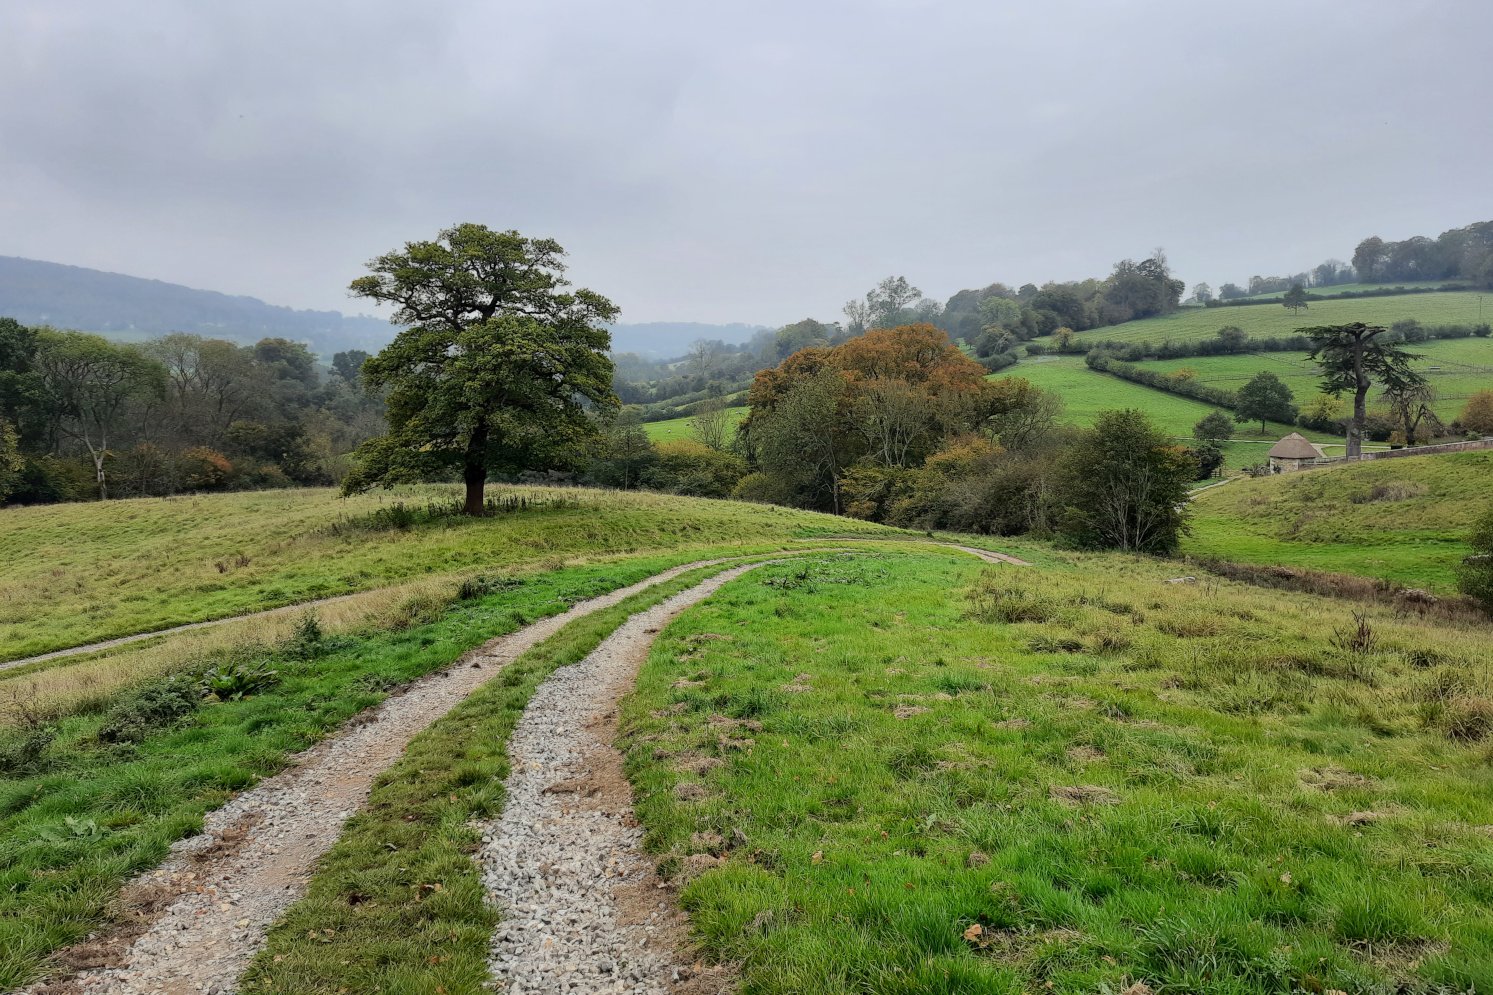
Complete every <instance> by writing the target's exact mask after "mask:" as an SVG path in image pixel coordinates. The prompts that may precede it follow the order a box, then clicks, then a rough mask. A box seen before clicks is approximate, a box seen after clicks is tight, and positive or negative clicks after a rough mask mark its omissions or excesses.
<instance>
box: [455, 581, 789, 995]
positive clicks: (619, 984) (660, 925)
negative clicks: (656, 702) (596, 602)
mask: <svg viewBox="0 0 1493 995" xmlns="http://www.w3.org/2000/svg"><path fill="white" fill-rule="evenodd" d="M756 566H761V564H752V565H748V566H742V567H737V568H734V569H731V570H727V571H725V572H723V573H721V574H718V575H717V576H715V577H713V578H711V579H710V580H707V581H705V582H704V583H702V584H699V585H697V586H695V587H692V588H690V589H689V590H687V591H684V592H682V593H680V594H677V595H675V596H674V597H672V598H670V599H668V600H667V601H665V602H663V603H662V604H660V605H658V606H656V607H654V608H652V609H650V610H648V611H646V612H643V613H641V614H638V615H635V616H633V617H632V618H631V619H629V620H628V621H627V622H626V623H624V624H623V625H622V626H621V627H620V628H618V629H617V630H616V632H614V633H613V634H612V635H611V636H610V637H608V638H607V639H606V641H604V642H603V643H601V645H599V646H598V647H597V648H596V649H595V650H594V651H593V652H592V653H591V655H590V656H588V657H586V658H585V659H584V660H582V661H581V662H579V663H576V664H573V665H572V666H569V667H565V668H562V669H560V670H558V671H556V672H555V673H554V675H552V676H551V677H550V678H549V679H548V680H547V681H545V682H544V684H542V685H541V686H540V687H539V689H538V690H537V691H536V692H535V694H534V697H533V698H532V699H531V701H530V703H529V707H528V709H527V710H526V711H525V712H524V715H523V718H522V719H520V720H519V723H518V725H517V726H516V727H515V729H514V731H513V737H512V739H511V740H510V742H509V747H508V750H509V756H510V757H511V758H512V772H511V774H510V776H509V778H508V781H507V800H506V802H505V804H504V810H503V814H502V816H501V817H500V818H499V819H497V820H496V821H494V822H490V823H487V824H486V825H484V826H483V834H482V838H483V849H482V853H481V857H480V860H481V862H482V864H483V870H484V880H485V882H486V885H487V888H488V894H489V896H490V898H491V899H492V900H494V901H495V902H497V903H498V904H499V905H500V906H501V908H502V911H503V921H502V922H501V923H500V924H499V926H498V929H497V932H496V934H495V936H494V939H493V947H492V958H491V963H492V969H493V975H494V977H496V978H497V979H499V980H500V981H504V982H506V987H505V988H504V991H506V992H507V993H509V995H534V993H554V992H563V993H574V995H603V993H607V995H610V993H617V995H624V993H625V995H653V993H666V992H669V991H671V990H674V991H678V988H677V987H676V986H678V985H680V984H681V983H683V984H685V985H686V987H689V986H693V985H696V984H698V983H699V982H700V981H701V980H702V979H701V978H699V977H695V976H694V975H695V971H696V970H697V969H696V968H692V967H691V966H690V965H689V963H688V958H683V959H682V960H683V962H681V957H680V954H681V953H682V951H679V950H678V949H676V948H675V946H674V944H675V942H676V941H677V940H678V939H679V938H680V933H681V929H680V921H679V914H678V912H677V911H676V910H675V908H674V903H673V900H672V896H671V895H670V894H669V893H668V892H667V891H662V890H660V889H659V887H658V885H657V884H656V882H655V880H654V877H653V864H652V862H651V861H649V860H648V859H647V858H646V857H645V856H644V854H643V852H642V848H641V841H642V832H641V830H640V829H639V828H638V826H637V822H636V820H635V819H634V818H633V815H632V806H631V797H630V793H629V792H628V790H627V788H626V781H625V779H623V777H622V772H621V770H622V768H621V758H620V756H618V754H617V752H616V750H614V749H613V748H612V747H611V745H610V742H609V738H610V737H609V730H610V728H611V726H612V722H613V721H614V719H615V709H616V704H617V702H618V701H619V700H620V699H621V698H622V697H623V696H624V695H626V694H627V693H628V691H629V690H630V689H631V688H632V686H633V682H634V681H635V679H636V676H637V671H638V668H639V667H640V666H641V665H642V662H643V660H644V659H645V658H646V656H647V654H648V650H649V647H650V646H651V645H652V644H653V640H654V638H655V636H656V634H657V632H658V631H659V629H661V628H662V627H663V626H664V625H666V624H668V622H669V621H670V620H672V619H673V618H674V617H675V616H677V615H678V614H679V613H680V612H682V611H683V610H684V609H686V608H688V607H689V606H690V605H693V604H696V603H697V602H699V601H700V600H702V599H703V598H705V597H708V596H709V595H710V594H711V593H712V592H714V591H715V590H717V589H718V588H719V587H720V586H721V585H722V584H725V583H726V582H727V581H729V580H732V579H734V578H735V577H738V576H740V575H741V574H743V573H745V572H746V571H747V570H751V569H754V567H756ZM619 786H620V787H619Z"/></svg>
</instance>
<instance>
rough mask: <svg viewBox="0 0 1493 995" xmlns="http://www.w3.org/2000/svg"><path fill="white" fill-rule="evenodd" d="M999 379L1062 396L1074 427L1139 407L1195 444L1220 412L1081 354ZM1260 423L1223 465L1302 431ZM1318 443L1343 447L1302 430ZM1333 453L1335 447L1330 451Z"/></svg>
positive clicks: (1238, 436)
mask: <svg viewBox="0 0 1493 995" xmlns="http://www.w3.org/2000/svg"><path fill="white" fill-rule="evenodd" d="M998 376H1015V377H1023V378H1025V379H1027V380H1029V381H1031V382H1032V384H1034V385H1035V386H1037V387H1040V388H1042V389H1043V390H1049V391H1052V392H1054V393H1056V394H1058V395H1060V396H1061V397H1062V398H1063V419H1064V420H1065V421H1067V422H1069V423H1071V424H1074V425H1089V424H1092V423H1093V421H1094V418H1095V417H1096V416H1097V415H1098V414H1099V412H1101V411H1110V410H1114V409H1116V408H1140V409H1141V410H1142V411H1144V412H1145V413H1146V414H1147V415H1149V416H1150V417H1151V420H1152V421H1154V422H1155V423H1156V424H1157V425H1158V426H1160V427H1161V429H1162V430H1163V431H1165V432H1168V433H1170V434H1171V435H1173V436H1174V437H1176V438H1177V439H1179V440H1185V441H1191V440H1192V426H1194V425H1196V424H1197V423H1198V422H1199V421H1200V420H1201V419H1202V418H1203V416H1204V415H1207V414H1208V413H1209V412H1211V411H1216V410H1218V409H1217V408H1214V407H1213V406H1212V405H1209V404H1204V403H1203V402H1202V401H1194V400H1192V399H1191V398H1187V397H1179V396H1177V395H1176V394H1168V393H1167V392H1165V391H1161V390H1156V389H1154V388H1152V387H1147V386H1145V385H1144V384H1138V383H1131V382H1130V381H1129V380H1121V379H1120V378H1119V377H1114V376H1109V375H1108V374H1105V373H1098V372H1096V371H1094V370H1091V369H1089V368H1088V367H1087V366H1085V365H1084V362H1083V358H1082V357H1081V356H1044V357H1041V358H1038V359H1029V360H1025V361H1023V362H1021V363H1018V364H1017V365H1016V366H1013V367H1009V368H1007V369H1005V370H1002V371H1001V372H1000V373H999V374H998ZM1259 427H1260V426H1259V424H1258V423H1255V424H1253V425H1239V426H1237V428H1236V431H1235V436H1234V440H1233V441H1231V442H1229V443H1228V444H1227V445H1225V446H1224V456H1225V461H1226V462H1225V464H1224V465H1225V466H1226V467H1227V468H1229V469H1238V468H1239V467H1243V466H1249V465H1251V464H1254V463H1263V462H1264V461H1265V454H1266V453H1267V452H1268V451H1269V449H1270V447H1271V446H1272V445H1274V444H1275V443H1276V442H1278V441H1279V440H1280V438H1281V436H1284V435H1287V434H1289V433H1291V432H1295V431H1301V430H1300V429H1296V428H1294V427H1292V426H1289V425H1280V424H1276V423H1273V422H1271V423H1267V426H1266V431H1265V433H1264V434H1263V435H1262V434H1260V432H1259V431H1258V429H1259ZM1303 434H1304V435H1306V436H1307V437H1308V438H1310V439H1312V440H1313V441H1314V442H1320V443H1325V444H1328V445H1332V444H1341V440H1339V439H1337V437H1335V436H1329V435H1323V434H1322V433H1320V432H1309V431H1308V432H1303ZM1328 452H1329V453H1331V452H1332V450H1331V449H1329V450H1328Z"/></svg>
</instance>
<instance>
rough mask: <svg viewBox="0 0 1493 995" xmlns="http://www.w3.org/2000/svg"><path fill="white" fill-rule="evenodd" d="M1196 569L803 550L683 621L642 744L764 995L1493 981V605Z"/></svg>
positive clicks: (674, 841) (646, 809) (704, 934)
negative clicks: (1485, 615)
mask: <svg viewBox="0 0 1493 995" xmlns="http://www.w3.org/2000/svg"><path fill="white" fill-rule="evenodd" d="M1175 569H1176V568H1175V567H1172V566H1169V565H1167V564H1165V563H1158V562H1156V561H1153V560H1146V559H1137V558H1128V557H1123V556H1113V555H1094V556H1077V555H1075V556H1072V557H1070V558H1069V562H1068V563H1067V564H1065V565H1061V566H1055V567H1049V568H1047V569H1044V570H1025V569H1014V570H1013V569H1006V568H988V567H981V566H979V565H977V564H974V563H969V562H965V561H959V560H953V559H950V558H947V557H941V556H933V555H927V556H916V557H905V558H893V557H878V558H876V559H874V560H867V559H866V558H864V557H862V558H857V559H852V560H845V561H842V562H840V563H837V564H832V565H824V566H806V565H802V564H793V565H785V566H779V567H770V568H767V569H766V570H764V571H763V572H762V573H761V574H759V575H756V576H751V577H748V578H743V579H741V580H739V581H736V582H734V583H733V584H731V585H730V586H729V587H727V588H726V589H724V590H723V591H722V592H721V593H720V594H719V595H717V597H716V598H715V599H713V600H712V601H711V602H708V603H706V604H705V605H703V606H701V607H700V608H698V609H696V610H694V611H692V612H691V613H689V614H688V615H686V616H685V617H684V618H683V619H682V620H681V621H680V622H679V623H677V624H675V625H674V626H672V627H671V628H669V629H667V630H666V631H665V633H664V635H663V638H662V640H661V641H660V642H659V643H657V644H656V645H655V648H654V651H653V653H652V655H651V657H650V658H649V661H648V663H647V665H646V667H645V668H644V670H643V673H642V676H641V678H640V681H639V685H638V689H637V692H636V694H635V695H634V697H633V698H631V699H630V700H628V701H626V702H625V703H624V706H623V730H624V734H625V735H624V743H625V744H626V746H625V748H626V755H627V760H628V770H629V772H630V775H631V777H632V779H633V783H634V787H635V799H636V800H635V806H636V810H637V813H638V816H639V818H640V819H641V821H642V823H643V826H644V828H645V830H646V833H647V836H646V845H647V846H648V847H649V848H650V849H651V850H653V851H654V853H655V854H656V855H657V857H658V859H659V860H660V861H661V866H662V868H664V870H665V871H666V872H667V873H670V874H673V875H675V876H676V877H677V878H678V879H679V880H680V881H682V882H685V884H684V888H683V891H682V893H681V901H682V904H683V906H684V907H685V908H686V909H687V910H688V911H689V913H690V915H691V917H692V919H693V924H694V928H695V930H696V932H697V934H698V936H699V938H700V940H701V942H702V943H703V945H704V947H705V949H706V950H707V952H708V953H710V954H711V955H713V956H714V957H717V958H721V959H724V960H727V961H730V962H732V963H735V964H739V965H740V966H741V971H742V973H743V975H744V977H743V981H742V990H744V991H749V992H753V993H756V995H787V993H804V992H814V993H816V995H842V993H843V995H849V993H872V992H874V993H878V995H886V993H899V995H903V993H905V995H912V993H928V992H939V993H955V992H971V993H972V992H1011V993H1013V995H1014V993H1017V992H1033V991H1053V992H1060V993H1070V992H1071V993H1081V992H1082V993H1088V992H1095V991H1099V992H1121V991H1126V990H1131V991H1142V990H1145V991H1158V992H1194V993H1220V995H1222V993H1229V995H1233V993H1243V992H1292V991H1309V992H1325V991H1330V990H1337V991H1344V992H1380V991H1383V992H1390V991H1426V992H1429V991H1447V992H1451V991H1470V990H1474V989H1475V990H1478V991H1482V990H1485V989H1487V988H1489V987H1490V986H1493V888H1490V885H1489V882H1490V881H1493V873H1490V872H1493V828H1490V826H1493V773H1490V771H1493V767H1490V765H1489V756H1490V754H1489V744H1488V742H1487V739H1486V737H1487V736H1488V735H1489V733H1490V731H1493V730H1490V725H1493V686H1490V683H1489V682H1490V676H1489V671H1488V669H1487V665H1486V660H1487V658H1488V654H1489V651H1490V650H1493V642H1490V634H1489V631H1488V630H1487V629H1486V628H1483V627H1477V628H1465V629H1464V628H1455V627H1451V626H1445V625H1442V626H1437V625H1431V624H1428V623H1425V622H1421V621H1418V620H1414V619H1406V618H1397V617H1395V616H1394V615H1392V614H1391V613H1390V612H1389V611H1388V610H1386V609H1378V608H1371V609H1368V610H1367V613H1366V614H1365V615H1364V616H1363V618H1362V626H1361V627H1360V626H1359V624H1358V623H1357V622H1355V620H1354V618H1353V617H1352V614H1351V612H1350V610H1349V607H1348V606H1347V605H1346V604H1345V603H1343V602H1337V601H1333V600H1329V599H1323V598H1319V597H1315V596H1309V595H1308V596H1303V595H1287V594H1283V593H1280V592H1274V591H1264V590H1259V589H1253V588H1246V587H1242V586H1238V585H1234V584H1232V583H1229V582H1220V581H1208V582H1206V583H1201V584H1191V585H1176V584H1167V583H1165V582H1164V580H1165V578H1167V577H1168V576H1171V575H1174V574H1175ZM1137 984H1139V985H1144V986H1145V987H1144V988H1143V989H1142V988H1131V987H1130V986H1132V985H1137Z"/></svg>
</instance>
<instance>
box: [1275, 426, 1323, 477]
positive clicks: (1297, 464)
mask: <svg viewBox="0 0 1493 995" xmlns="http://www.w3.org/2000/svg"><path fill="white" fill-rule="evenodd" d="M1268 455H1269V457H1270V469H1271V470H1274V471H1275V472H1276V473H1281V472H1283V471H1286V470H1300V469H1301V468H1302V467H1303V466H1305V465H1307V464H1309V463H1312V462H1314V461H1316V460H1319V459H1321V458H1322V455H1323V454H1322V447H1321V446H1319V445H1317V444H1316V443H1315V442H1312V441H1311V440H1310V439H1308V438H1307V437H1306V436H1304V435H1302V434H1301V433H1300V432H1292V433H1291V434H1290V435H1288V436H1286V437H1285V438H1284V439H1282V440H1280V441H1279V442H1277V443H1276V444H1275V445H1273V446H1271V447H1270V452H1269V454H1268Z"/></svg>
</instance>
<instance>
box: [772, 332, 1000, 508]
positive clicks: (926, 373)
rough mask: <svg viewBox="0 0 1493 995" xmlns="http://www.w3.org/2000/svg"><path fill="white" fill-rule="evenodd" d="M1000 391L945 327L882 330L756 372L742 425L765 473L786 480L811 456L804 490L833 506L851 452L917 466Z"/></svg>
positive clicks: (974, 424)
mask: <svg viewBox="0 0 1493 995" xmlns="http://www.w3.org/2000/svg"><path fill="white" fill-rule="evenodd" d="M997 393H998V390H997V388H995V387H994V386H993V385H991V384H988V383H986V381H985V369H984V367H982V366H981V365H980V364H979V363H977V362H975V361H974V360H972V359H970V358H969V357H968V356H966V355H964V353H962V352H960V351H959V349H958V348H956V347H955V346H954V345H953V343H951V342H950V341H949V338H948V335H947V334H945V333H944V332H943V331H942V330H941V329H938V328H935V327H934V326H932V325H926V324H922V325H907V326H903V327H900V328H889V329H878V330H876V331H872V332H868V333H866V334H864V335H860V336H857V337H855V338H853V339H850V340H849V341H847V342H844V343H842V344H840V345H838V346H835V347H833V348H829V349H825V348H808V349H801V350H799V351H798V352H796V353H794V354H793V355H791V356H789V357H788V358H787V359H786V360H784V361H783V363H782V364H780V365H779V366H778V367H777V368H775V369H771V370H763V371H762V372H760V373H758V374H757V377H756V380H755V381H754V382H753V384H752V387H751V390H750V391H749V392H748V403H749V404H750V405H751V413H750V414H749V416H748V418H747V421H746V424H745V434H746V438H747V442H748V446H749V448H750V449H751V450H752V451H753V452H754V454H755V455H756V458H757V460H758V463H759V466H760V468H761V469H762V471H763V472H769V473H773V474H775V475H778V476H779V477H780V478H782V479H785V480H786V479H787V478H788V477H790V476H793V475H794V474H798V475H799V477H802V473H801V471H803V470H804V468H805V467H807V466H809V465H810V464H812V473H811V474H810V476H811V477H812V480H810V479H808V478H803V479H800V480H799V485H801V486H800V487H799V490H800V493H802V494H804V495H805V496H806V497H807V496H811V495H812V499H813V503H816V504H819V505H820V506H828V507H830V508H831V509H838V508H839V507H840V505H841V499H840V482H841V478H842V476H843V472H844V470H845V469H847V468H848V467H850V466H851V465H853V464H854V463H855V462H856V461H857V460H867V461H870V462H872V463H875V464H879V465H881V466H886V467H904V468H905V467H909V466H915V465H918V464H920V463H921V462H922V460H923V459H924V458H925V457H926V456H927V455H928V454H929V453H930V452H932V451H933V450H934V449H935V448H936V447H937V444H938V443H939V441H940V440H942V439H944V438H947V437H949V436H951V435H954V434H957V433H960V432H966V431H971V430H973V429H976V428H978V427H979V426H980V425H982V424H983V423H984V422H985V420H986V419H987V418H988V417H989V416H990V413H991V411H992V410H993V409H992V402H993V398H994V397H995V395H996V394H997Z"/></svg>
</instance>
